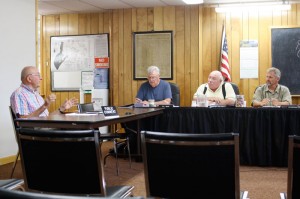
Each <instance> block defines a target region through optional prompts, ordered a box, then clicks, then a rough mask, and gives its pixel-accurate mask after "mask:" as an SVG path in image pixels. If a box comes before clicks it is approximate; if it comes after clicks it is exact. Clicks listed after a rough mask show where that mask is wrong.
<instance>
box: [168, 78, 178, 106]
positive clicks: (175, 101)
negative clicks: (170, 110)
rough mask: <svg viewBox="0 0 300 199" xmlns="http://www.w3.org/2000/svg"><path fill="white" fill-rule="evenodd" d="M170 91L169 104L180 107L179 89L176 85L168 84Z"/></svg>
mask: <svg viewBox="0 0 300 199" xmlns="http://www.w3.org/2000/svg"><path fill="white" fill-rule="evenodd" d="M169 84H170V86H171V91H172V101H171V104H173V105H175V106H180V89H179V87H178V85H177V84H175V83H173V82H169Z"/></svg>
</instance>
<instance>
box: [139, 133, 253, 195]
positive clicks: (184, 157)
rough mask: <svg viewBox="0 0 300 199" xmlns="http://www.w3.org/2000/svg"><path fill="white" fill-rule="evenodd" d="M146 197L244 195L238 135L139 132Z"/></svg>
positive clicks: (245, 193)
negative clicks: (240, 173)
mask: <svg viewBox="0 0 300 199" xmlns="http://www.w3.org/2000/svg"><path fill="white" fill-rule="evenodd" d="M141 136H142V137H141V138H142V152H143V160H144V168H145V169H144V171H145V183H146V192H147V197H162V198H235V199H239V198H246V197H247V194H248V192H247V191H246V192H241V191H240V177H239V166H240V162H239V136H238V134H235V133H220V134H184V133H163V132H149V131H142V135H141Z"/></svg>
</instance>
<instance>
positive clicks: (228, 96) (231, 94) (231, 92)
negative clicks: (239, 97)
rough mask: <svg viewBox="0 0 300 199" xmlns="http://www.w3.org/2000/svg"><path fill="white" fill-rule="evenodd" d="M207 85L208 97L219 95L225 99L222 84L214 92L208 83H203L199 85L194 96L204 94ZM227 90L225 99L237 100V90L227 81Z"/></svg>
mask: <svg viewBox="0 0 300 199" xmlns="http://www.w3.org/2000/svg"><path fill="white" fill-rule="evenodd" d="M205 87H207V90H206V92H205V95H206V96H207V97H218V98H221V99H224V96H223V92H222V84H220V86H219V87H218V88H217V90H216V91H215V92H214V91H212V90H211V89H210V88H209V86H208V85H207V84H202V85H201V86H199V88H198V89H197V91H196V93H195V94H194V97H197V95H200V94H203V91H204V88H205ZM225 91H226V96H225V99H232V100H234V101H235V100H236V95H235V92H234V90H233V88H232V86H231V84H229V83H225Z"/></svg>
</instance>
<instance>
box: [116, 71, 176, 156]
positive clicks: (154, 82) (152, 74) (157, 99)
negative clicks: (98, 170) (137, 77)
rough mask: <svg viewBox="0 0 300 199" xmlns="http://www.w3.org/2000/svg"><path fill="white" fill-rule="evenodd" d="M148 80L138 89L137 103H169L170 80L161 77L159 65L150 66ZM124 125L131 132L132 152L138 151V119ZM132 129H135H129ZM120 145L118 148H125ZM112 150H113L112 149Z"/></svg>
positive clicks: (155, 104) (170, 93)
mask: <svg viewBox="0 0 300 199" xmlns="http://www.w3.org/2000/svg"><path fill="white" fill-rule="evenodd" d="M147 72H148V81H147V82H144V83H143V84H142V85H141V87H140V88H139V90H138V93H137V95H136V98H135V103H141V104H143V105H145V106H148V105H149V100H154V106H158V105H168V104H170V103H171V99H172V92H171V86H170V84H169V82H167V81H164V80H161V79H160V70H159V68H158V67H157V66H150V67H148V69H147ZM122 127H123V128H125V131H126V132H128V133H130V139H129V141H130V152H131V153H132V154H134V153H136V149H137V135H136V133H134V132H133V131H135V130H136V129H137V124H136V121H134V122H127V123H123V124H122ZM129 129H132V130H133V131H131V130H129ZM123 149H124V147H123V146H120V147H119V148H118V150H123ZM111 152H113V150H112V149H111Z"/></svg>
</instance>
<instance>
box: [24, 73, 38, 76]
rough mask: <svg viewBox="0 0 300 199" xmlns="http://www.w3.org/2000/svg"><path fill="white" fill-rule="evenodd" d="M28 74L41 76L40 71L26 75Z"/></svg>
mask: <svg viewBox="0 0 300 199" xmlns="http://www.w3.org/2000/svg"><path fill="white" fill-rule="evenodd" d="M29 75H32V76H38V77H41V74H40V73H31V74H28V75H27V76H29Z"/></svg>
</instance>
